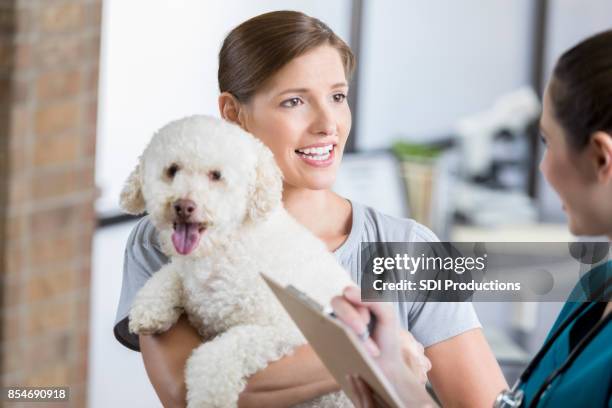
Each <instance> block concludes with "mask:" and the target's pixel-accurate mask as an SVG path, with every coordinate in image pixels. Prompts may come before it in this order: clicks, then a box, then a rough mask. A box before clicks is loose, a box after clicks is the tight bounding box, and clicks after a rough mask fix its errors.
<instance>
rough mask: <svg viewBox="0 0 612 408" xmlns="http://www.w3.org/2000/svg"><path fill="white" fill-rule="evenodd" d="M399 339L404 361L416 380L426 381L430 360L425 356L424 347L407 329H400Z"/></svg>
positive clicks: (423, 382)
mask: <svg viewBox="0 0 612 408" xmlns="http://www.w3.org/2000/svg"><path fill="white" fill-rule="evenodd" d="M400 341H401V347H402V355H403V357H404V362H405V363H406V365H407V366H408V367H410V369H411V370H412V372H413V373H414V375H415V376H416V378H417V380H419V382H421V383H422V384H425V383H426V382H427V372H428V371H429V370H431V361H429V359H428V358H427V356H425V349H424V347H423V345H422V344H421V343H419V342H418V341H416V339H415V338H414V337H413V336H412V334H411V333H410V332H409V331H406V330H403V329H400Z"/></svg>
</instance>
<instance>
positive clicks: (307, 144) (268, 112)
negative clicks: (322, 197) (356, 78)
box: [241, 45, 351, 190]
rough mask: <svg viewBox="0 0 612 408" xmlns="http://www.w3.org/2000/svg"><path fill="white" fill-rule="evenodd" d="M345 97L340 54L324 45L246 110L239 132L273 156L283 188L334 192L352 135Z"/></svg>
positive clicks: (290, 66)
mask: <svg viewBox="0 0 612 408" xmlns="http://www.w3.org/2000/svg"><path fill="white" fill-rule="evenodd" d="M347 92H348V84H347V81H346V76H345V73H344V66H343V65H342V60H341V58H340V54H339V53H338V51H337V50H336V49H335V48H333V47H331V46H328V45H323V46H319V47H317V48H314V49H312V50H310V51H309V52H307V53H305V54H303V55H301V56H299V57H297V58H295V59H293V60H292V61H290V62H289V63H288V64H287V65H285V66H284V67H283V68H282V69H281V70H280V71H278V72H277V73H276V74H275V75H274V76H273V77H271V78H270V79H269V80H268V81H267V82H266V84H265V86H264V87H263V89H261V90H259V91H258V92H257V93H256V94H255V95H254V96H253V97H252V99H251V100H250V101H249V103H248V104H246V105H244V108H246V109H242V110H241V114H242V115H244V116H243V126H244V127H245V129H246V130H247V131H249V132H251V133H252V134H253V135H255V136H256V137H257V138H259V139H260V140H261V141H262V142H263V143H265V144H266V145H267V146H268V147H269V148H270V150H272V153H274V157H275V158H276V162H277V164H278V166H279V167H280V169H281V171H282V172H283V176H284V184H285V188H287V187H296V188H307V189H311V190H319V189H328V188H330V187H331V186H332V184H333V182H334V181H335V178H336V172H337V170H338V166H339V165H340V161H341V159H342V152H343V150H344V146H345V144H346V139H347V137H348V134H349V131H350V129H351V111H350V109H349V106H348V103H347V102H348V101H347Z"/></svg>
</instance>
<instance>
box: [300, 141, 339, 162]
mask: <svg viewBox="0 0 612 408" xmlns="http://www.w3.org/2000/svg"><path fill="white" fill-rule="evenodd" d="M333 148H334V145H331V144H330V145H327V146H321V147H309V148H306V149H297V150H296V153H298V154H300V155H301V156H302V157H304V158H308V159H311V160H327V159H329V156H330V155H331V153H330V152H331V150H332V149H333Z"/></svg>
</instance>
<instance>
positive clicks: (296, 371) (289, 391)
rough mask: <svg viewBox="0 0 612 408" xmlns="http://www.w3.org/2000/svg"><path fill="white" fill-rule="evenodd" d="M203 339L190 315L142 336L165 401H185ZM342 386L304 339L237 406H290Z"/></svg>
mask: <svg viewBox="0 0 612 408" xmlns="http://www.w3.org/2000/svg"><path fill="white" fill-rule="evenodd" d="M201 343H202V338H201V337H200V336H199V335H198V333H197V331H196V329H195V328H193V327H192V326H191V324H190V323H189V321H188V320H187V317H186V316H185V315H182V316H181V317H180V318H179V320H178V321H177V323H176V324H175V325H174V326H172V327H171V328H170V329H169V330H168V331H166V332H164V333H160V334H155V335H142V336H140V351H141V353H142V358H143V361H144V364H145V368H146V371H147V375H148V376H149V380H150V381H151V384H152V385H153V388H154V389H155V392H156V393H157V396H158V397H159V399H160V401H161V402H162V404H163V405H164V407H184V406H185V400H186V394H187V390H186V387H185V373H184V368H185V364H186V362H187V359H188V358H189V356H190V355H191V352H192V351H193V349H194V348H196V347H197V346H198V345H199V344H201ZM339 389H340V387H339V386H338V384H337V383H336V381H335V380H334V379H333V377H332V376H331V374H329V372H328V371H327V369H325V367H324V366H323V364H322V363H321V361H320V360H319V358H318V357H317V355H316V354H315V353H314V351H313V350H312V348H311V347H310V346H308V345H304V346H301V347H298V348H297V349H296V350H295V352H294V353H293V354H291V355H289V356H286V357H284V358H282V359H280V360H278V361H275V362H273V363H270V364H269V365H268V366H267V367H266V368H265V369H263V370H261V371H259V372H258V373H256V374H254V375H253V376H251V377H250V378H249V379H248V381H247V386H246V388H245V390H244V391H243V392H242V393H241V394H240V397H239V400H238V406H239V407H241V408H244V407H247V408H248V407H261V406H266V407H271V408H273V407H288V406H291V405H295V404H298V403H300V402H304V401H308V400H310V399H312V398H316V397H318V396H320V395H324V394H327V393H329V392H333V391H338V390H339Z"/></svg>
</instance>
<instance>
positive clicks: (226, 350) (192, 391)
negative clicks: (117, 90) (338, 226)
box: [121, 116, 352, 407]
mask: <svg viewBox="0 0 612 408" xmlns="http://www.w3.org/2000/svg"><path fill="white" fill-rule="evenodd" d="M172 164H178V165H179V167H180V170H179V171H178V172H177V173H176V176H175V177H174V178H173V179H169V178H168V177H167V173H166V171H167V169H168V167H169V166H170V165H172ZM211 170H216V171H219V172H220V173H221V174H222V178H221V180H220V181H217V182H215V181H212V180H210V178H209V177H207V175H208V174H210V171H211ZM281 191H282V178H281V173H280V170H279V169H278V167H277V166H276V163H275V162H274V158H273V156H272V153H271V152H270V151H269V150H268V149H267V148H266V147H265V146H264V145H263V144H262V143H261V142H260V141H259V140H257V139H256V138H254V137H253V136H251V135H249V134H248V133H246V132H244V131H243V130H242V129H240V128H239V127H238V126H236V125H233V124H230V123H228V122H225V121H222V120H218V119H214V118H211V117H206V116H193V117H188V118H185V119H182V120H178V121H175V122H172V123H170V124H168V125H166V126H165V127H163V128H162V129H161V130H160V131H159V132H157V133H156V134H155V135H154V137H153V139H152V140H151V142H150V144H149V145H148V147H147V148H146V149H145V152H144V153H143V155H142V156H141V158H140V162H139V165H138V166H137V168H136V169H135V170H134V172H133V173H132V174H131V175H130V177H129V179H128V181H127V182H126V185H125V188H124V190H123V192H122V194H121V205H122V207H123V208H124V209H125V210H126V211H128V212H131V213H141V212H143V211H144V210H145V209H146V210H147V212H148V213H149V215H150V217H151V220H152V222H153V223H154V225H155V226H156V228H157V230H158V233H159V238H160V243H161V246H162V248H163V250H164V252H166V253H167V254H168V255H169V256H170V257H171V262H170V263H169V264H167V265H165V266H164V267H163V268H162V269H161V270H160V271H159V272H157V273H155V274H154V275H153V277H152V278H151V279H149V281H148V282H147V283H146V284H145V286H144V287H143V288H142V289H141V290H140V291H139V293H138V294H137V296H136V298H135V300H134V303H133V304H132V308H131V311H130V315H129V329H130V331H132V332H134V333H156V332H161V331H164V330H167V329H168V328H170V327H171V326H172V325H173V324H174V323H175V322H176V320H177V319H178V317H179V316H180V314H181V313H182V311H183V310H184V311H185V312H186V313H187V315H188V317H189V320H190V322H191V324H192V325H193V326H194V327H196V328H197V329H198V331H199V332H200V334H201V335H202V336H203V337H204V338H205V342H204V343H203V344H201V345H200V346H199V347H198V348H196V349H195V350H194V351H193V353H192V354H191V356H190V357H189V360H188V361H187V366H186V368H185V380H186V384H187V406H188V407H235V406H236V405H237V400H238V395H239V393H240V392H241V391H242V390H243V389H244V387H245V384H246V379H247V378H248V377H249V376H250V375H252V374H253V373H255V372H257V371H259V370H261V369H263V368H265V367H266V366H267V365H268V363H270V362H271V361H274V360H278V359H279V358H281V357H283V356H285V355H287V354H289V353H291V352H292V350H293V349H294V348H295V347H296V346H298V345H301V344H304V343H305V339H304V338H303V336H302V334H301V333H300V332H299V330H298V329H297V328H296V326H295V325H294V324H293V322H292V321H291V320H290V318H289V317H288V315H287V314H286V312H285V311H284V309H283V308H282V306H281V305H280V304H279V303H278V301H277V300H276V298H275V297H274V295H273V294H272V293H271V291H270V290H269V289H268V287H267V286H266V284H265V283H264V282H263V280H262V279H261V277H260V276H259V272H260V271H261V272H265V273H267V274H268V275H270V276H271V277H273V278H274V279H276V280H277V281H279V282H281V283H283V284H291V285H293V286H295V287H297V288H299V289H300V290H302V291H304V292H306V293H308V294H309V295H310V296H311V297H313V298H314V299H315V300H317V301H318V302H319V303H321V304H322V305H328V304H329V301H330V300H331V298H332V296H334V295H336V294H338V293H340V292H341V290H342V289H343V288H344V287H346V286H347V285H349V284H352V281H351V279H350V277H349V276H348V273H347V272H346V271H345V270H344V269H342V267H341V266H340V265H339V264H338V263H337V261H336V260H335V258H334V257H333V255H332V254H331V253H329V252H328V250H327V248H326V247H325V245H324V244H323V243H322V242H321V241H319V240H318V239H317V238H316V237H315V236H313V235H312V234H311V233H310V232H309V231H308V230H307V229H306V228H304V227H303V226H302V225H300V224H299V223H298V222H296V221H295V220H294V219H293V218H292V217H291V216H290V215H289V214H288V213H287V212H286V211H285V209H284V208H283V206H282V203H281ZM177 199H190V200H192V201H193V202H195V203H196V205H197V208H198V209H197V211H199V216H200V217H202V218H203V219H205V220H206V222H207V223H208V227H207V229H206V231H205V232H204V233H203V235H202V237H201V239H200V241H199V244H198V246H197V247H196V248H195V249H194V250H193V251H192V252H191V253H190V254H189V255H180V254H179V253H178V252H177V251H176V250H175V248H174V246H173V245H172V241H171V236H172V233H173V214H172V203H173V202H175V200H177ZM300 406H304V407H338V406H352V405H351V404H350V402H349V400H348V398H346V396H345V395H344V394H342V393H334V394H329V395H326V396H323V397H320V398H317V399H315V400H312V401H310V402H309V403H305V404H303V405H300Z"/></svg>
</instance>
